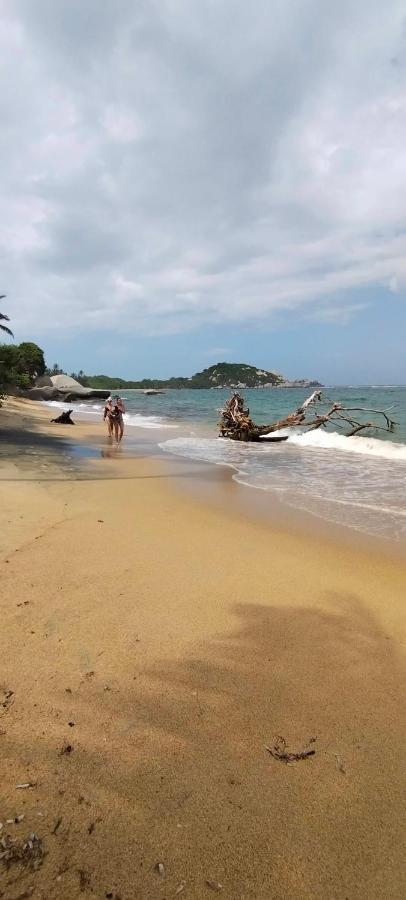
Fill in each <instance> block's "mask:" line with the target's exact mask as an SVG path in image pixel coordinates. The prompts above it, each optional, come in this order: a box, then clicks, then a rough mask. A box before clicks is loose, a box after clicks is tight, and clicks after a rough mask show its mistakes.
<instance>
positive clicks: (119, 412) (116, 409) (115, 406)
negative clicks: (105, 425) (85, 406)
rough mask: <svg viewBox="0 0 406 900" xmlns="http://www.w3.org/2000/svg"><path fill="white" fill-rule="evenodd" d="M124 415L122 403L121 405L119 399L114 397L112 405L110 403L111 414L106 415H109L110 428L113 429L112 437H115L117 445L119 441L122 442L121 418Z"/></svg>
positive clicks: (122, 422)
mask: <svg viewBox="0 0 406 900" xmlns="http://www.w3.org/2000/svg"><path fill="white" fill-rule="evenodd" d="M124 413H125V406H124V403H123V401H122V399H121V397H118V396H116V397H114V403H112V410H111V412H109V414H108V415H109V418H110V421H111V422H112V426H113V428H114V436H115V439H116V441H117V443H118V444H119V443H120V441H122V439H123V434H124V418H123V416H124Z"/></svg>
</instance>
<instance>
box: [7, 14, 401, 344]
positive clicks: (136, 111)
mask: <svg viewBox="0 0 406 900" xmlns="http://www.w3.org/2000/svg"><path fill="white" fill-rule="evenodd" d="M402 6H403V4H402V3H401V2H400V0H395V2H394V3H393V4H392V5H391V9H390V10H388V9H386V10H384V11H382V5H381V3H380V2H378V0H361V2H360V3H358V4H357V5H356V8H355V9H354V4H353V3H351V2H349V0H345V2H343V3H341V4H340V5H338V4H337V5H336V6H333V5H332V4H326V3H323V2H322V0H307V2H304V3H303V2H299V0H292V2H290V3H286V2H282V0H273V2H270V3H268V4H263V3H262V2H261V3H260V2H259V0H254V2H253V3H252V4H250V5H248V4H246V3H243V2H242V0H239V2H231V0H230V2H227V0H219V2H218V3H209V2H205V3H198V2H197V0H195V2H191V3H188V4H185V3H184V2H181V0H155V2H154V0H148V2H146V0H145V2H140V3H133V2H132V0H115V2H113V0H105V2H103V3H100V2H98V0H88V2H87V3H85V4H83V3H82V2H79V0H60V2H59V3H55V2H54V0H37V2H35V3H34V2H32V0H15V2H13V3H12V2H9V3H6V4H5V11H6V14H5V16H4V17H3V21H2V25H1V27H0V51H2V52H1V56H2V60H3V68H4V70H5V74H6V77H8V83H9V85H10V86H11V87H9V88H8V89H5V88H3V95H2V96H1V95H0V104H1V107H0V108H1V109H2V110H3V112H4V118H3V121H4V122H5V127H4V134H3V135H2V137H3V146H2V148H0V166H1V168H0V171H1V172H2V176H1V177H2V180H3V181H4V190H3V197H4V200H3V207H4V208H3V214H2V218H3V223H2V229H3V234H2V237H1V240H0V253H1V259H2V279H3V282H2V287H3V289H4V290H7V293H8V294H9V295H10V297H13V306H14V309H15V316H14V317H13V318H14V320H15V319H17V321H19V322H20V323H21V325H22V326H27V327H28V326H29V325H30V324H32V323H33V322H34V321H35V319H34V314H33V311H32V310H33V308H35V306H37V307H38V305H40V306H41V308H42V309H44V311H46V309H47V306H48V304H50V303H52V305H54V304H55V302H58V305H59V315H58V317H57V318H58V325H60V324H63V323H64V322H66V324H67V325H69V327H73V328H74V327H76V325H75V317H74V316H73V317H72V315H71V314H70V309H71V304H72V302H73V303H75V304H76V303H77V304H78V307H80V308H81V309H82V312H83V320H82V321H87V322H88V327H89V329H90V328H91V326H92V323H94V322H95V321H96V320H98V321H99V322H100V323H102V324H103V323H104V324H105V325H106V327H107V326H109V327H111V323H113V325H114V323H115V322H116V319H117V316H116V312H119V315H120V322H121V326H120V327H126V328H131V327H133V325H134V323H135V322H137V324H138V325H140V324H141V325H142V327H143V328H144V329H145V330H146V331H149V332H154V331H162V330H167V331H168V332H176V331H180V330H185V329H191V328H193V327H199V326H200V325H202V324H204V323H205V322H215V321H221V320H224V321H232V320H235V321H237V322H250V321H256V320H263V319H266V317H267V316H269V315H272V314H274V313H275V312H279V313H280V312H281V311H283V310H285V311H286V312H287V314H289V310H294V311H295V314H296V311H297V309H298V308H299V307H301V306H303V308H305V309H306V310H308V314H309V315H310V314H314V315H320V316H323V317H324V318H328V316H329V313H328V307H329V305H330V304H331V309H332V310H334V315H333V313H332V314H331V316H330V318H333V317H334V318H335V319H336V320H337V321H339V320H340V316H339V315H338V314H337V313H336V310H337V309H338V307H339V306H340V304H342V305H343V307H344V308H345V309H349V308H351V310H353V312H354V314H356V311H357V309H358V308H359V307H358V306H357V304H356V303H354V299H352V300H351V298H350V299H347V300H346V299H345V298H344V299H342V300H341V299H340V301H338V300H337V296H338V294H337V292H340V298H342V297H344V294H343V292H345V291H348V292H351V291H354V290H356V289H357V288H358V287H359V286H364V285H368V284H376V283H379V284H382V283H387V284H389V283H390V282H391V279H396V283H403V282H404V278H405V264H404V258H405V249H406V239H405V237H404V236H403V235H402V234H401V235H400V236H399V229H400V225H401V223H402V221H403V220H404V213H405V212H406V210H405V203H404V199H403V197H402V195H401V193H400V192H399V189H398V185H399V183H400V182H401V180H402V179H403V180H404V177H405V176H406V164H405V159H404V143H405V139H406V105H405V102H404V77H405V73H404V70H403V69H402V67H401V66H396V67H394V66H393V64H392V63H391V60H393V59H401V58H403V56H404V53H405V39H404V17H403V9H402ZM402 54H403V56H402ZM372 61H374V65H371V62H372ZM4 83H5V82H4ZM378 228H379V229H380V235H379V236H377V229H378ZM132 282H133V283H134V284H135V285H136V286H138V287H136V288H135V289H134V290H133V291H131V287H128V286H129V285H131V283H132ZM391 283H394V281H392V282H391ZM28 288H29V291H30V297H31V298H32V297H33V295H34V298H35V301H36V304H32V302H31V303H27V302H26V301H25V299H24V297H25V295H26V292H27V289H28ZM72 298H74V300H72ZM312 310H313V313H312ZM326 310H327V311H326ZM346 315H347V313H346V312H344V314H343V317H344V319H345V316H346Z"/></svg>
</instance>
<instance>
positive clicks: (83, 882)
mask: <svg viewBox="0 0 406 900" xmlns="http://www.w3.org/2000/svg"><path fill="white" fill-rule="evenodd" d="M78 873H79V890H80V893H81V894H84V892H85V891H86V890H87V888H88V887H90V875H89V872H86V870H85V869H79V870H78Z"/></svg>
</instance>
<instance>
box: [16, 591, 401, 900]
mask: <svg viewBox="0 0 406 900" xmlns="http://www.w3.org/2000/svg"><path fill="white" fill-rule="evenodd" d="M318 599H322V600H323V601H324V603H325V602H326V601H327V603H328V604H329V605H330V607H331V612H329V613H327V612H322V611H320V610H318V609H317V608H314V609H303V608H293V607H291V608H286V607H285V608H278V607H276V606H265V605H262V604H260V603H253V604H248V603H247V604H244V605H239V606H238V607H237V608H236V609H235V614H236V618H237V621H238V624H237V627H236V629H235V631H234V632H232V633H225V634H218V635H217V636H216V637H215V638H213V639H212V640H208V641H205V642H202V643H201V645H200V646H199V645H194V646H192V647H191V649H190V654H189V655H188V656H187V657H185V658H178V659H164V658H162V659H161V661H160V662H159V663H156V664H155V665H152V666H151V665H149V666H148V665H145V664H142V663H141V662H140V661H139V658H140V653H139V648H140V643H139V641H138V634H137V632H136V630H135V629H134V630H132V626H131V625H130V623H128V622H126V623H125V629H126V632H125V633H126V643H125V648H123V658H122V660H116V659H114V658H110V657H109V649H108V647H106V651H105V653H103V655H101V656H100V659H96V660H91V659H89V660H85V662H87V663H88V664H89V665H90V667H91V669H92V670H93V673H92V674H90V675H89V674H88V676H87V677H86V676H82V677H81V679H80V680H79V677H78V679H77V683H76V685H75V684H73V683H71V685H70V690H71V693H69V692H68V693H67V692H66V687H67V685H65V683H62V682H61V679H60V678H59V677H58V675H57V670H56V673H55V679H54V682H53V684H54V688H53V690H52V695H51V696H49V697H48V698H47V708H46V710H45V711H44V710H41V711H39V710H37V708H36V706H35V690H34V691H33V696H32V702H33V708H32V734H33V737H32V741H33V744H34V745H35V748H36V753H39V757H38V759H37V762H38V766H39V769H41V767H43V770H44V781H43V783H42V784H41V775H39V778H38V781H39V785H38V789H37V791H36V795H35V798H34V795H33V794H31V796H30V797H29V798H28V801H27V802H29V803H31V804H32V805H34V806H35V804H36V807H35V808H36V809H46V811H47V818H46V819H44V820H43V821H42V830H43V832H44V833H45V835H46V841H47V847H48V851H49V852H48V856H47V858H46V861H45V863H44V866H43V868H42V869H41V870H40V871H39V872H37V873H36V874H35V885H36V886H37V888H38V890H39V892H40V893H39V896H44V897H45V896H46V897H49V898H54V897H55V898H56V897H58V898H65V897H66V898H73V897H79V896H81V895H82V894H83V893H85V895H86V896H87V895H89V896H91V895H92V896H95V897H104V896H107V895H108V891H113V890H116V891H118V892H119V893H120V895H121V897H122V900H130V898H131V900H134V898H140V900H141V898H142V900H147V898H155V900H163V898H167V900H169V898H170V897H174V896H177V895H176V890H177V889H179V886H180V885H181V884H183V883H185V888H184V892H182V893H183V895H184V896H185V897H188V898H194V900H200V898H205V897H206V896H207V897H210V896H212V890H211V889H210V887H209V886H208V885H207V884H206V880H210V881H214V882H219V883H220V884H221V885H222V886H223V888H222V892H221V896H223V897H225V898H227V900H301V898H320V900H326V898H328V900H335V898H337V900H345V898H347V897H348V898H351V900H361V898H362V900H366V898H368V900H375V898H376V900H378V898H379V900H382V898H384V897H388V898H389V897H390V898H392V900H395V898H399V900H400V898H401V897H403V896H404V894H403V888H402V885H401V879H402V875H401V870H400V865H401V862H400V855H401V853H400V848H401V846H402V836H401V822H402V818H403V811H402V801H401V785H402V782H403V780H404V741H403V738H402V735H401V722H402V715H403V711H404V710H403V708H402V699H401V698H402V689H403V688H404V681H405V679H404V668H403V665H402V664H401V662H400V660H399V658H398V657H397V655H396V654H395V653H394V651H393V649H392V641H391V640H389V639H387V637H386V636H385V634H383V633H382V632H381V630H380V628H379V627H378V625H377V623H376V622H375V621H374V619H373V618H372V616H371V615H370V614H369V613H368V612H367V611H366V610H365V608H364V607H363V605H362V603H361V601H360V599H359V598H358V597H357V596H356V595H348V596H341V595H334V594H332V593H331V594H330V595H329V596H327V597H326V596H324V597H320V598H318V597H317V596H316V597H315V603H317V600H318ZM117 604H118V605H117V616H118V624H117V628H118V629H119V628H120V627H122V626H121V625H120V623H119V620H120V608H119V601H117ZM174 627H175V626H174ZM71 639H72V664H73V667H74V665H75V661H76V665H77V647H76V646H75V635H74V633H73V634H72V636H71ZM56 640H57V638H56V636H55V638H54V642H53V647H54V653H55V663H56V661H57V646H58V645H57V643H56ZM142 640H143V641H147V642H148V635H145V636H143V638H142ZM162 640H163V641H165V635H163V636H162ZM22 652H26V651H25V650H24V649H23V650H22ZM143 658H145V657H143ZM17 704H18V698H16V702H15V708H16V712H17ZM34 707H35V708H34ZM44 716H45V720H44ZM46 717H48V726H47V727H44V721H46ZM70 718H72V719H74V721H75V727H74V728H72V729H71V730H70V729H69V728H68V727H67V724H66V723H67V722H68V720H69V719H70ZM36 719H38V721H37V722H36ZM88 721H90V722H91V726H90V725H89V726H88V725H87V722H88ZM0 724H1V722H0ZM36 735H37V736H36ZM276 735H283V736H284V737H285V738H286V740H287V742H288V745H289V747H290V748H291V749H293V750H297V749H302V748H303V747H304V746H305V745H306V743H307V741H308V739H309V738H310V737H316V738H317V740H316V742H315V744H314V747H315V749H316V754H315V756H314V757H312V758H311V759H309V760H306V761H303V762H298V763H296V764H293V765H292V766H286V765H284V764H283V763H280V762H277V761H276V760H274V759H272V758H271V757H270V756H269V754H268V753H267V752H266V750H265V745H267V744H269V743H270V742H272V740H273V739H274V738H275V736H276ZM62 736H65V738H67V739H71V740H72V741H73V743H74V744H75V752H74V753H72V754H71V756H69V757H68V756H62V757H60V756H58V748H59V747H60V745H61V743H62ZM1 740H2V741H3V744H2V747H3V753H4V751H5V753H6V760H7V758H8V757H9V758H10V759H13V758H16V757H17V758H18V759H20V760H21V759H26V758H27V754H28V756H29V751H28V750H27V747H24V746H22V745H20V742H19V738H18V721H17V723H16V725H15V726H14V728H10V729H9V730H8V732H7V735H5V736H3V738H2V739H1ZM24 799H25V798H24ZM38 804H39V805H38ZM59 818H61V820H62V821H61V823H60V826H58V830H57V834H55V835H51V834H50V833H48V835H47V834H46V829H47V828H48V829H49V831H51V828H52V827H54V825H55V822H56V821H57V820H58V819H59ZM27 819H28V816H27ZM92 823H93V825H94V829H93V831H91V833H90V829H91V824H92ZM37 827H38V828H39V826H37ZM158 861H162V862H163V864H164V866H165V877H164V878H161V877H160V876H159V875H158V874H157V873H156V872H155V871H154V866H155V864H156V863H157V862H158ZM80 872H84V873H85V875H86V878H87V877H88V878H89V882H88V883H87V882H86V879H85V881H84V880H83V879H84V876H81V875H80ZM58 873H59V876H60V877H61V881H60V882H59V883H57V882H56V881H55V879H56V877H57V876H58ZM61 873H62V874H61ZM30 878H31V881H30ZM29 883H33V876H32V875H31V876H27V878H24V879H23V880H22V881H21V882H19V885H20V888H19V889H20V890H22V887H21V884H23V885H25V884H29ZM84 884H85V887H83V885H84ZM86 884H87V886H86ZM0 885H1V882H0ZM81 885H82V887H81ZM8 890H10V889H9V888H8ZM13 890H15V895H16V896H17V894H18V891H17V889H16V888H13ZM41 891H42V893H41ZM182 893H181V894H180V895H181V896H182ZM6 896H7V898H9V897H14V894H13V893H11V891H10V893H6Z"/></svg>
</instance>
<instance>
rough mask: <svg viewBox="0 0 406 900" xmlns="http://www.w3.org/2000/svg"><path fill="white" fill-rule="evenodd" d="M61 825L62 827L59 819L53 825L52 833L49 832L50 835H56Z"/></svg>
mask: <svg viewBox="0 0 406 900" xmlns="http://www.w3.org/2000/svg"><path fill="white" fill-rule="evenodd" d="M61 825H62V818H60V819H58V820H57V822H56V823H55V825H54V827H53V829H52V831H51V834H56V833H57V831H58V828H59V827H60V826H61Z"/></svg>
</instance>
